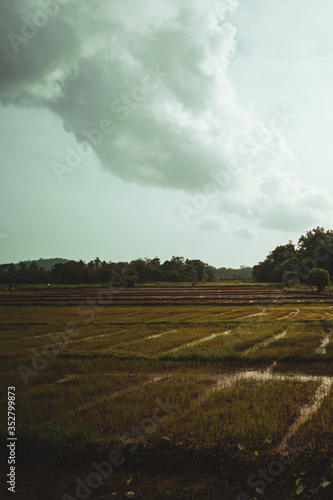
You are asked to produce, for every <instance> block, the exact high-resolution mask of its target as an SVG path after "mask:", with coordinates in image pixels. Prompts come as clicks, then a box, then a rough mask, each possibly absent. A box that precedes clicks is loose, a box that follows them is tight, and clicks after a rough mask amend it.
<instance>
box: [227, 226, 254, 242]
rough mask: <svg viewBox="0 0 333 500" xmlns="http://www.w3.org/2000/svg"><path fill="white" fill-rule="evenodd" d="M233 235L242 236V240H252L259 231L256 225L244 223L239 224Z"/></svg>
mask: <svg viewBox="0 0 333 500" xmlns="http://www.w3.org/2000/svg"><path fill="white" fill-rule="evenodd" d="M232 234H233V236H236V237H237V238H240V239H241V240H252V239H254V238H257V237H258V231H257V228H256V227H255V226H251V225H247V224H242V225H240V226H237V227H236V228H235V229H234V230H233V232H232Z"/></svg>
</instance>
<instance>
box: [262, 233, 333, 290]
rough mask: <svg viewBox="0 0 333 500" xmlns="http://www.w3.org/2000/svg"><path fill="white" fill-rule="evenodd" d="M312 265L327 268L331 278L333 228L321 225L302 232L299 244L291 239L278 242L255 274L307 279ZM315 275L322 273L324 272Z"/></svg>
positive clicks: (277, 279)
mask: <svg viewBox="0 0 333 500" xmlns="http://www.w3.org/2000/svg"><path fill="white" fill-rule="evenodd" d="M313 269H324V270H326V271H327V272H328V274H329V276H330V278H331V280H332V278H333V231H332V230H328V231H325V229H324V228H323V227H319V226H318V227H317V228H315V229H312V230H311V231H307V233H306V235H305V236H301V237H300V238H299V240H298V243H297V245H294V244H293V242H292V241H289V243H288V244H287V245H281V246H277V247H276V248H275V250H273V251H272V252H270V253H269V254H268V255H267V257H266V259H265V260H264V261H263V262H259V264H258V265H256V266H254V268H253V276H254V279H255V281H257V282H266V283H277V282H284V283H286V284H290V283H291V284H295V282H306V281H308V277H309V273H310V272H311V271H312V270H313ZM312 275H313V276H319V275H321V276H323V273H312ZM318 279H319V278H318ZM322 279H324V278H322ZM312 282H313V280H312ZM313 284H315V285H317V283H313Z"/></svg>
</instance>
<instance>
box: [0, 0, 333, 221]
mask: <svg viewBox="0 0 333 500" xmlns="http://www.w3.org/2000/svg"><path fill="white" fill-rule="evenodd" d="M51 3H52V2H51ZM42 4H43V3H40V2H38V1H37V0H36V1H35V0H33V1H31V2H29V3H27V2H24V1H23V0H13V1H12V2H10V3H9V2H4V3H3V4H2V5H1V11H2V12H1V26H0V28H1V31H2V33H3V40H2V49H1V64H2V68H3V72H2V76H1V85H0V99H1V100H2V102H4V103H13V104H16V105H18V106H20V105H21V106H22V105H29V106H31V105H34V106H47V107H49V108H50V109H51V110H53V111H54V113H56V114H57V115H58V116H60V117H61V119H62V120H63V124H64V127H65V129H66V131H68V132H71V133H73V134H74V135H75V136H76V138H77V140H78V141H88V142H89V144H90V145H91V146H92V147H93V149H94V151H95V153H96V154H97V156H98V157H99V159H100V161H101V165H102V166H103V168H105V169H106V170H109V171H110V172H111V173H112V174H114V175H117V176H119V177H120V178H122V179H124V180H127V181H131V182H137V183H142V184H145V185H155V186H160V187H165V188H174V189H183V190H185V191H188V192H191V191H193V190H195V189H200V188H202V186H204V185H205V184H207V182H209V181H211V177H210V174H211V173H212V172H219V171H221V170H224V169H227V167H228V165H229V164H230V162H234V163H237V164H239V165H240V166H241V169H242V175H239V176H237V177H233V178H232V180H231V182H229V183H228V185H227V186H225V188H224V189H221V193H220V209H221V210H222V211H224V212H231V213H235V212H236V213H239V214H240V215H242V216H244V217H246V218H250V219H251V220H252V221H253V222H256V223H258V224H261V225H263V226H268V227H273V228H280V227H281V226H282V225H284V224H285V223H286V221H288V224H289V225H290V227H292V228H293V229H294V228H295V229H296V227H297V226H298V225H300V224H303V223H304V222H305V223H310V221H311V222H312V220H313V210H315V211H316V215H318V216H320V214H321V213H322V212H323V211H325V210H326V211H327V210H331V209H332V203H331V200H330V199H329V198H328V197H325V196H322V193H320V192H318V191H316V190H314V189H312V188H311V187H309V186H306V185H304V183H302V182H301V181H300V179H297V178H296V177H295V175H290V173H289V171H290V169H293V168H294V166H295V160H294V158H293V156H292V154H291V152H290V151H289V150H288V148H287V146H286V144H285V141H284V140H283V138H282V136H281V134H280V133H279V132H278V131H276V130H274V129H272V128H271V127H269V126H268V125H266V126H264V125H262V124H260V123H258V122H257V120H256V119H255V116H254V115H253V114H252V113H251V111H249V110H246V109H245V108H244V107H242V105H241V104H240V103H239V101H238V99H237V95H236V93H235V90H234V87H233V84H232V82H231V80H230V78H229V76H228V64H229V61H230V58H232V57H233V54H234V53H235V50H236V48H237V47H236V42H235V38H236V28H235V27H234V26H232V25H231V24H230V23H229V22H227V20H226V15H227V14H228V12H230V11H231V10H233V9H235V8H236V7H237V2H236V1H233V0H228V1H223V0H210V1H209V2H205V3H203V2H202V1H199V0H196V1H192V2H190V3H189V2H187V1H186V0H181V1H179V0H168V1H166V0H142V1H140V3H139V4H133V2H132V1H130V0H121V1H120V0H116V1H112V2H110V1H109V0H99V1H96V2H89V1H84V0H81V1H75V0H73V1H70V0H68V1H64V0H62V1H61V2H60V0H59V2H56V1H55V0H54V1H53V6H55V7H54V8H55V11H54V12H55V13H54V15H51V12H52V11H49V14H46V18H45V16H44V18H45V19H46V20H47V22H46V23H44V24H45V25H44V26H40V27H38V28H36V29H35V33H34V28H33V27H31V26H30V25H29V26H30V27H29V26H28V25H27V24H26V23H27V21H26V20H27V19H28V20H30V21H32V22H33V23H35V24H36V23H37V24H38V20H39V24H43V21H42V20H43V15H42V14H40V12H41V5H42ZM44 4H45V5H50V4H49V3H48V2H47V1H45V2H44ZM56 11H58V12H56ZM29 29H30V32H29ZM22 30H23V32H22ZM27 33H28V34H29V33H30V35H29V37H28V38H27V37H26V36H25V35H24V34H27ZM13 34H15V36H14V35H13ZM16 35H19V36H23V37H24V36H25V39H26V41H22V39H20V38H17V37H16ZM106 119H108V120H109V122H106V121H105V120H106ZM111 122H112V124H111ZM102 123H104V125H105V123H108V124H109V125H110V126H109V128H108V131H107V132H106V131H105V130H104V128H103V127H102V125H101V124H102ZM258 133H259V139H258ZM284 172H285V173H284ZM319 198H321V203H319ZM281 215H282V216H283V217H281Z"/></svg>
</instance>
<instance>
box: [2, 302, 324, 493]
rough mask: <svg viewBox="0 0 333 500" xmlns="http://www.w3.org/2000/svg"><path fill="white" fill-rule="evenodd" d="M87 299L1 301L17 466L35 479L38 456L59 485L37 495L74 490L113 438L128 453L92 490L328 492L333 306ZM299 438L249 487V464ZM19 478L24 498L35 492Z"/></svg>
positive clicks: (253, 466)
mask: <svg viewBox="0 0 333 500" xmlns="http://www.w3.org/2000/svg"><path fill="white" fill-rule="evenodd" d="M79 307H80V306H79ZM79 307H78V308H77V307H73V306H71V307H69V306H67V305H62V306H59V305H56V306H52V305H44V306H40V305H29V306H26V305H19V304H18V305H4V306H1V307H0V312H1V315H0V328H1V336H0V338H1V353H0V354H1V366H2V377H1V382H0V383H1V389H2V391H1V394H2V396H1V402H0V403H1V408H2V410H3V412H4V411H5V408H6V404H7V402H6V392H7V387H8V386H15V387H16V410H17V429H16V432H17V438H18V443H19V451H18V460H19V464H20V465H19V466H18V467H19V468H21V471H22V477H26V481H27V483H24V484H30V483H29V481H30V479H29V477H30V476H29V474H28V473H29V466H30V462H31V461H35V462H37V464H39V465H38V467H41V468H42V469H41V470H42V472H41V474H42V476H43V474H44V476H43V477H44V480H45V479H46V478H49V482H50V481H51V483H52V485H53V486H52V492H51V493H50V490H48V493H46V490H45V488H44V486H41V485H40V488H39V489H38V487H37V486H36V485H35V490H36V491H35V496H34V497H32V498H36V499H39V498H41V499H42V498H50V499H53V498H68V497H66V495H70V496H69V498H78V497H77V496H75V478H76V476H77V475H78V471H77V469H79V472H80V474H81V476H82V477H84V476H85V475H86V474H87V473H88V472H89V470H90V469H89V468H91V467H90V466H91V463H92V461H93V460H97V461H98V460H101V457H104V456H106V455H107V454H108V452H110V450H120V451H121V452H122V453H123V454H124V457H126V462H125V465H124V466H123V467H122V468H119V470H118V471H117V474H116V473H115V474H114V475H113V476H112V478H110V479H108V480H106V481H104V482H103V485H102V486H101V487H100V488H99V489H98V491H96V492H94V495H95V496H94V497H93V498H98V499H104V498H105V499H107V498H111V497H112V498H125V497H124V495H125V494H126V491H127V490H131V491H133V492H134V494H135V498H193V499H195V498H197V499H199V498H219V497H221V498H227V499H228V498H260V497H261V496H263V495H265V496H264V497H265V498H272V499H275V498H290V499H292V498H332V497H333V486H332V485H333V456H332V449H333V448H332V445H333V411H332V410H333V393H332V384H331V382H332V381H333V364H332V360H333V335H332V332H333V309H332V306H330V305H329V304H325V303H315V304H308V303H298V302H295V303H283V304H280V303H273V302H271V303H265V304H257V303H256V304H250V303H246V304H245V303H244V304H241V305H235V304H223V305H216V304H201V305H191V304H177V305H170V304H165V305H163V306H161V305H154V306H151V305H150V306H144V305H130V304H127V305H118V304H116V305H106V306H98V307H97V306H95V307H91V306H90V308H89V307H88V306H86V307H84V308H81V309H80V308H79ZM3 424H4V421H2V423H1V435H2V437H3V438H6V436H7V427H6V425H3ZM133 429H136V430H133ZM295 439H296V440H297V445H298V447H299V448H300V449H302V452H301V453H300V454H299V455H300V456H299V458H297V459H296V460H295V462H294V464H293V465H292V466H290V467H289V468H286V469H287V470H286V473H285V474H284V475H283V477H282V475H281V478H278V477H277V478H276V480H274V484H273V482H272V484H270V483H269V484H268V486H267V490H266V492H264V491H262V489H261V488H260V487H258V488H257V489H256V488H253V487H251V485H249V483H248V477H249V475H251V471H252V472H253V471H256V470H257V469H258V467H260V466H264V464H269V463H270V462H269V461H272V460H273V459H274V456H275V457H276V456H278V455H276V454H277V453H281V452H282V453H283V454H284V455H285V456H288V453H289V452H288V449H287V448H286V442H288V443H289V442H293V440H295ZM281 446H283V447H282V448H281ZM134 448H135V451H133V450H134ZM82 461H83V462H82ZM65 464H66V465H65ZM68 464H69V465H68ZM156 464H160V468H159V469H158V470H159V473H158V474H157V473H156V467H157V465H156ZM161 464H162V465H163V466H162V465H161ZM177 464H178V465H177ZM47 467H56V468H57V470H58V471H59V475H60V479H59V475H58V478H54V479H53V480H52V479H50V477H49V473H48V472H47V471H48V470H49V469H47ZM203 468H204V470H205V471H206V472H203ZM190 470H191V471H192V472H193V474H194V476H193V478H192V479H189V480H188V481H187V483H186V488H185V486H184V484H185V483H184V482H186V481H185V478H186V477H187V476H188V474H189V473H190ZM217 470H218V474H217V472H216V471H217ZM85 471H86V473H85ZM236 472H237V473H236ZM301 472H302V473H303V474H302V475H299V474H301ZM75 474H76V475H75ZM295 474H296V475H295ZM297 474H298V476H297ZM81 476H80V477H81ZM295 478H296V479H295ZM298 479H300V481H298V483H297V480H298ZM128 481H129V482H128ZM44 482H45V481H44ZM18 483H19V484H18V492H17V498H18V499H20V498H22V499H23V498H28V497H25V496H24V495H26V493H24V484H23V482H21V483H20V481H19V480H18ZM40 483H42V480H41V481H40ZM296 483H297V484H296ZM326 483H327V484H326ZM31 484H32V483H31ZM43 484H44V483H43ZM300 484H301V485H302V486H304V488H303V489H302V491H300V489H301V488H299V487H298V486H299V485H300ZM129 485H130V488H129V487H128V486H129ZM322 485H325V486H322ZM30 487H31V488H33V486H32V485H30ZM259 490H260V491H259ZM62 495H65V496H62ZM217 495H219V496H217ZM239 495H243V496H239ZM246 495H247V496H246ZM279 495H280V496H279Z"/></svg>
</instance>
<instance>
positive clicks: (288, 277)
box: [282, 271, 299, 286]
mask: <svg viewBox="0 0 333 500" xmlns="http://www.w3.org/2000/svg"><path fill="white" fill-rule="evenodd" d="M282 281H283V282H284V283H285V284H286V285H287V286H295V285H297V284H298V283H299V277H298V274H297V273H296V271H286V272H285V273H284V275H283V276H282Z"/></svg>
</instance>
